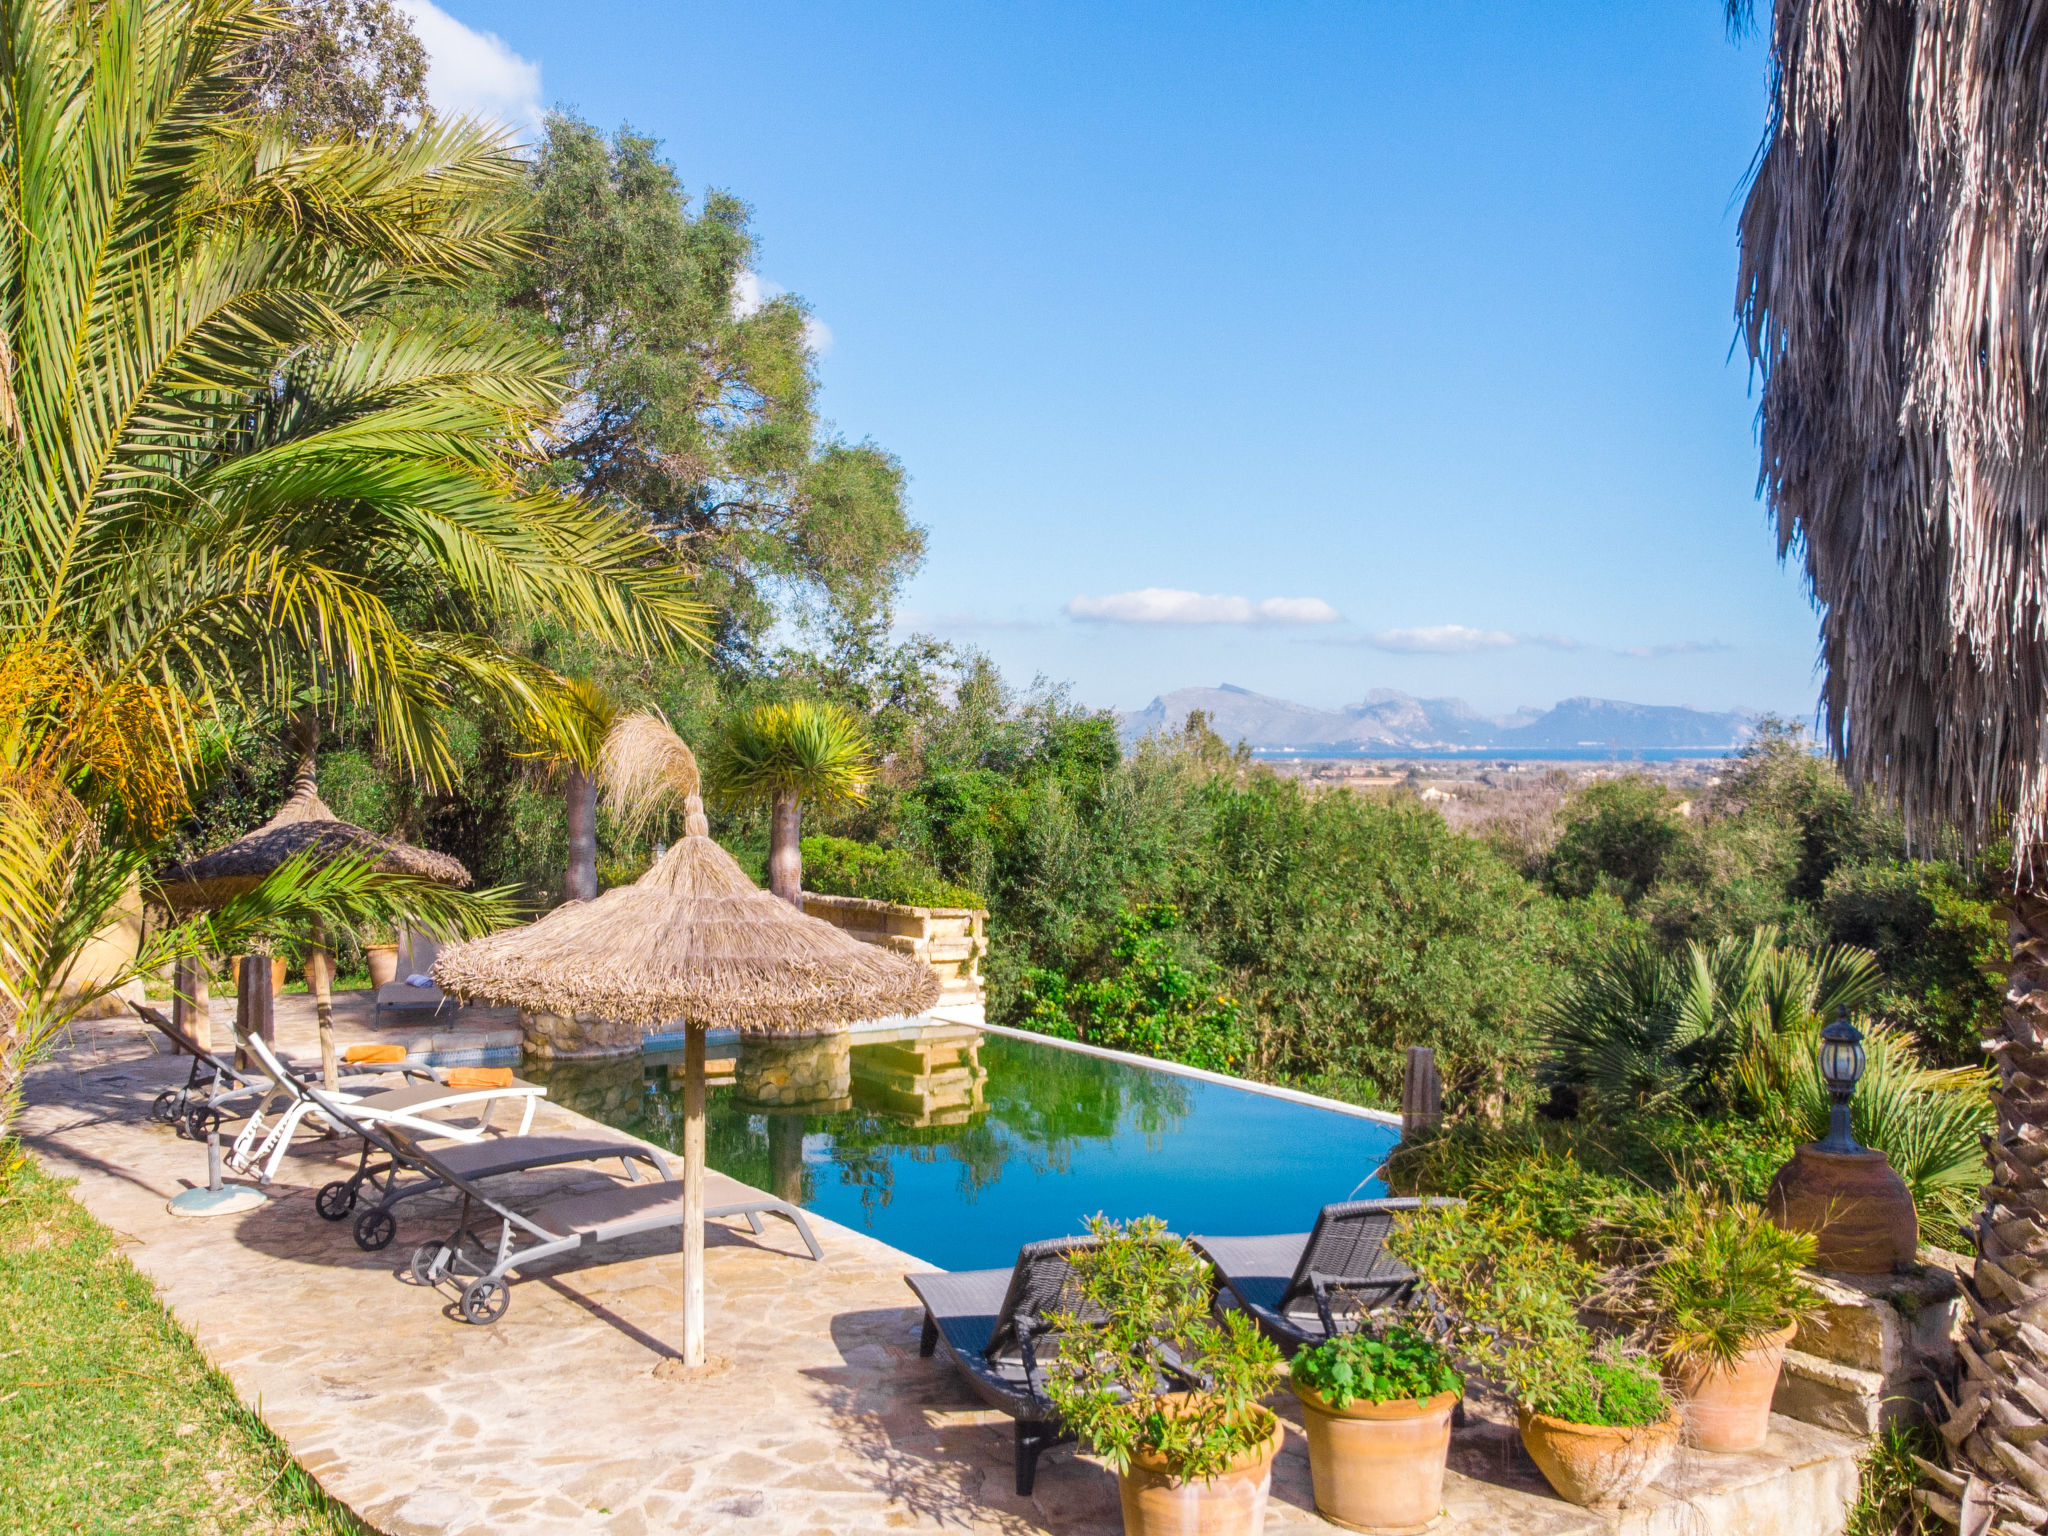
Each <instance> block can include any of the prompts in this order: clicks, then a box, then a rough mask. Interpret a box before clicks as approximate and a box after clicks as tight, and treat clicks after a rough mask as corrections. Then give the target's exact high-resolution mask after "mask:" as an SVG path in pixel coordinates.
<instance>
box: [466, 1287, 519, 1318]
mask: <svg viewBox="0 0 2048 1536" xmlns="http://www.w3.org/2000/svg"><path fill="white" fill-rule="evenodd" d="M511 1305H512V1287H511V1286H509V1285H507V1284H506V1283H505V1282H504V1281H502V1280H493V1279H492V1278H491V1277H490V1276H489V1275H485V1276H484V1277H483V1278H482V1279H481V1280H472V1281H470V1282H469V1284H468V1285H465V1286H464V1287H463V1288H462V1315H463V1318H464V1319H465V1320H466V1321H468V1322H472V1323H476V1324H478V1325H483V1324H487V1323H495V1322H496V1321H497V1320H498V1319H499V1318H501V1317H503V1316H504V1315H505V1309H506V1308H507V1307H509V1306H511Z"/></svg>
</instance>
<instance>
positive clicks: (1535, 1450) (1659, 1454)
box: [1521, 1410, 1678, 1509]
mask: <svg viewBox="0 0 2048 1536" xmlns="http://www.w3.org/2000/svg"><path fill="white" fill-rule="evenodd" d="M1521 1428H1522V1444H1523V1446H1524V1447H1526V1448H1527V1450H1528V1452H1529V1456H1530V1459H1531V1460H1533V1461H1534V1462H1535V1463H1536V1466H1537V1468H1538V1469H1539V1470H1540V1471H1541V1472H1542V1473H1543V1475H1544V1476H1545V1477H1546V1478H1548V1479H1549V1480H1550V1486H1551V1487H1553V1488H1555V1489H1556V1490H1557V1494H1558V1497H1559V1498H1561V1499H1564V1500H1566V1501H1567V1502H1569V1503H1572V1504H1578V1505H1581V1506H1583V1507H1584V1508H1586V1509H1614V1508H1616V1507H1618V1506H1619V1505H1622V1504H1626V1503H1627V1502H1628V1501H1629V1500H1630V1499H1631V1498H1633V1497H1634V1496H1635V1495H1636V1494H1638V1493H1640V1492H1641V1491H1642V1490H1643V1489H1645V1488H1647V1487H1648V1486H1649V1485H1650V1484H1651V1483H1653V1482H1655V1481H1656V1480H1657V1474H1658V1473H1660V1472H1662V1471H1663V1470H1664V1468H1665V1467H1666V1466H1667V1465H1668V1464H1669V1463H1670V1461H1671V1456H1672V1453H1673V1452H1674V1451H1676V1450H1677V1449H1678V1419H1677V1417H1676V1416H1675V1415H1674V1416H1673V1417H1671V1418H1668V1419H1665V1420H1664V1421H1663V1422H1662V1423H1660V1424H1636V1425H1630V1426H1628V1427H1626V1428H1621V1427H1616V1426H1614V1425H1607V1424H1574V1423H1572V1422H1571V1421H1570V1420H1569V1419H1553V1418H1551V1417H1550V1416H1549V1415H1548V1414H1544V1413H1530V1412H1528V1411H1527V1410H1524V1411H1523V1412H1522V1414H1521Z"/></svg>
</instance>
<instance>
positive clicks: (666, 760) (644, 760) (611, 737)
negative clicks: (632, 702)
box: [597, 709, 700, 837]
mask: <svg viewBox="0 0 2048 1536" xmlns="http://www.w3.org/2000/svg"><path fill="white" fill-rule="evenodd" d="M597 777H598V782H599V783H601V784H602V785H603V786H604V803H605V808H606V809H607V810H609V811H610V812H611V813H612V815H613V816H614V817H615V818H617V820H618V822H619V825H620V827H621V828H622V829H623V830H624V831H625V833H626V834H627V835H628V836H629V837H630V836H633V835H635V834H637V833H638V832H639V831H640V830H641V828H643V827H645V826H646V825H647V823H648V822H649V821H651V820H653V819H654V816H655V815H656V813H657V812H659V811H660V810H661V809H662V807H663V806H664V805H668V804H671V803H673V804H677V805H680V804H682V803H683V802H684V801H686V800H687V799H688V798H689V797H690V796H691V795H694V794H696V793H697V791H698V787H699V782H700V781H699V777H698V773H697V758H696V755H695V754H694V753H692V752H691V751H690V748H689V746H688V745H687V744H686V743H685V742H684V740H683V738H682V737H680V736H678V735H677V734H676V732H675V727H673V726H672V725H670V724H669V723H668V720H667V719H666V718H665V717H664V716H662V715H661V714H660V713H659V712H657V711H654V710H641V709H636V710H633V711H631V712H630V713H627V714H622V715H620V716H618V717H617V718H616V719H614V720H613V721H612V724H611V729H610V730H608V731H606V732H605V737H604V746H603V747H602V748H601V749H600V750H599V752H598V754H597Z"/></svg>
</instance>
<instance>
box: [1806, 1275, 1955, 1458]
mask: <svg viewBox="0 0 2048 1536" xmlns="http://www.w3.org/2000/svg"><path fill="white" fill-rule="evenodd" d="M1920 1256H1921V1259H1922V1260H1923V1262H1922V1263H1920V1264H1919V1265H1916V1266H1915V1267H1914V1268H1913V1269H1912V1270H1911V1271H1909V1272H1907V1273H1904V1274H1895V1275H1841V1274H1833V1273H1824V1272H1816V1273H1811V1274H1809V1275H1808V1276H1807V1277H1806V1278H1807V1282H1808V1283H1809V1284H1810V1285H1812V1286H1813V1288H1814V1289H1815V1290H1817V1291H1819V1292H1820V1294H1821V1310H1820V1312H1819V1313H1818V1314H1817V1315H1816V1316H1814V1317H1813V1318H1811V1319H1809V1320H1808V1321H1806V1322H1804V1323H1802V1324H1800V1327H1799V1332H1798V1333H1797V1335H1795V1336H1794V1338H1793V1340H1792V1347H1791V1348H1790V1349H1788V1350H1787V1351H1786V1352H1785V1368H1784V1371H1783V1373H1782V1374H1781V1375H1780V1376H1779V1377H1778V1392H1777V1396H1776V1397H1775V1398H1774V1399H1773V1400H1772V1403H1771V1407H1772V1408H1773V1409H1774V1410H1775V1411H1776V1412H1778V1413H1782V1414H1784V1415H1785V1416H1786V1417H1788V1418H1794V1419H1799V1420H1801V1421H1803V1422H1805V1423H1808V1424H1817V1425H1819V1426H1820V1427H1821V1428H1823V1429H1833V1430H1838V1431H1841V1432H1842V1433H1844V1434H1852V1435H1874V1434H1876V1433H1877V1432H1878V1431H1879V1430H1880V1429H1882V1428H1884V1427H1885V1426H1887V1425H1890V1424H1895V1423H1902V1422H1913V1421H1917V1420H1924V1419H1926V1418H1927V1417H1928V1415H1929V1411H1930V1409H1932V1408H1934V1405H1935V1403H1936V1398H1935V1391H1934V1388H1935V1384H1936V1383H1937V1382H1939V1383H1941V1385H1942V1386H1943V1387H1944V1388H1952V1387H1953V1384H1954V1379H1955V1370H1956V1346H1955V1341H1956V1335H1957V1331H1958V1328H1959V1326H1960V1322H1961V1313H1960V1308H1961V1305H1962V1302H1961V1292H1960V1289H1959V1287H1958V1286H1957V1284H1956V1277H1955V1273H1954V1268H1955V1266H1956V1265H1957V1264H1961V1263H1966V1262H1968V1261H1967V1260H1964V1259H1962V1258H1961V1257H1959V1256H1958V1255H1956V1254H1951V1253H1944V1252H1942V1251H1941V1250H1939V1249H1933V1248H1923V1249H1921V1250H1920Z"/></svg>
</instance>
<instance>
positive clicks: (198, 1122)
mask: <svg viewBox="0 0 2048 1536" xmlns="http://www.w3.org/2000/svg"><path fill="white" fill-rule="evenodd" d="M226 1119H227V1116H226V1115H224V1114H222V1113H221V1112H220V1111H219V1110H217V1109H209V1108H207V1107H206V1106H205V1105H204V1104H194V1105H193V1106H192V1107H191V1108H190V1109H188V1110H186V1111H185V1134H186V1136H188V1137H189V1138H191V1139H192V1140H193V1141H204V1140H206V1133H207V1132H208V1131H210V1130H212V1129H214V1128H215V1127H216V1126H218V1125H220V1124H221V1123H222V1122H223V1121H225V1120H226Z"/></svg>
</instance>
